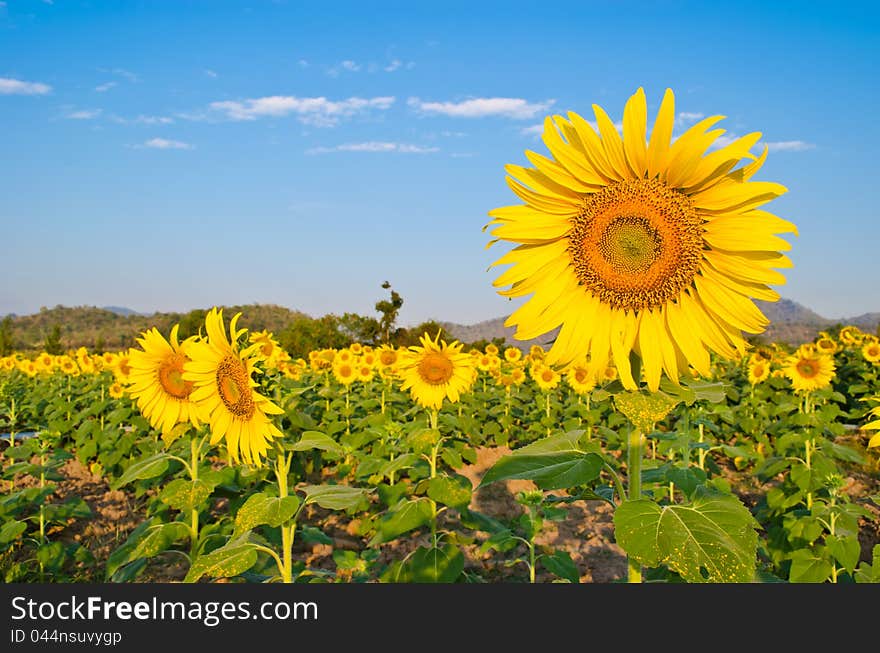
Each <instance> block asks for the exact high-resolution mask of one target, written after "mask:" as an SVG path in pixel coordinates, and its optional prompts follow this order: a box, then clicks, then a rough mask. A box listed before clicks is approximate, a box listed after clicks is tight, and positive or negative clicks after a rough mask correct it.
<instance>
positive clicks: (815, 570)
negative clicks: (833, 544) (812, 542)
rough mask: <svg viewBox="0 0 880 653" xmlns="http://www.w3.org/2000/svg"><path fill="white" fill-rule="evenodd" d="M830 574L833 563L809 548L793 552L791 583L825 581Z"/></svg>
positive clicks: (789, 576)
mask: <svg viewBox="0 0 880 653" xmlns="http://www.w3.org/2000/svg"><path fill="white" fill-rule="evenodd" d="M830 576H831V563H830V562H828V561H827V560H825V559H823V558H819V557H817V556H816V555H815V554H814V553H813V552H812V551H810V550H809V549H799V550H797V551H795V552H794V553H792V554H791V570H790V571H789V573H788V580H789V582H790V583H824V582H825V581H826V580H828V578H829V577H830Z"/></svg>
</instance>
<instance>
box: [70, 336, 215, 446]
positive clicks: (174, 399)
mask: <svg viewBox="0 0 880 653" xmlns="http://www.w3.org/2000/svg"><path fill="white" fill-rule="evenodd" d="M177 330H178V325H175V326H174V328H172V329H171V335H170V338H169V340H166V339H165V337H164V336H163V335H162V334H161V333H159V330H158V329H156V328H155V327H153V328H152V329H149V330H148V331H145V332H143V333H142V334H141V336H140V337H139V338H138V339H137V342H138V344H139V345H140V346H141V349H132V350H131V352H130V354H129V366H130V369H131V372H130V374H129V389H128V392H129V394H130V395H131V398H132V399H134V400H135V401H136V402H137V406H138V408H139V409H140V411H141V413H143V415H144V417H146V418H147V419H148V420H149V422H150V425H151V426H152V427H153V428H157V429H160V430H161V432H162V436H163V437H167V436H168V435H169V434H170V433H171V429H172V428H174V426H175V425H176V424H179V423H181V422H192V423H193V424H195V425H196V426H198V425H199V418H198V414H197V411H196V408H195V406H193V404H192V403H191V402H190V394H191V393H192V391H193V384H192V383H191V382H189V381H186V380H184V378H183V366H184V363H186V362H188V361H189V357H188V353H189V348H190V346H191V345H192V343H193V340H194V339H193V338H188V339H186V340H184V341H183V342H179V341H178V339H177ZM80 366H82V362H81V361H80Z"/></svg>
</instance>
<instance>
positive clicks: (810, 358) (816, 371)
mask: <svg viewBox="0 0 880 653" xmlns="http://www.w3.org/2000/svg"><path fill="white" fill-rule="evenodd" d="M783 372H784V373H785V376H787V377H788V378H789V379H790V380H791V385H792V387H793V388H794V390H795V392H811V391H813V390H819V389H821V388H824V387H826V386H828V385H830V384H831V379H833V378H834V359H833V358H831V357H830V356H824V355H822V354H816V353H809V352H805V351H802V350H801V349H799V350H798V351H797V352H795V353H794V354H793V355H792V356H790V357H789V358H788V360H787V361H786V366H785V367H784V368H783Z"/></svg>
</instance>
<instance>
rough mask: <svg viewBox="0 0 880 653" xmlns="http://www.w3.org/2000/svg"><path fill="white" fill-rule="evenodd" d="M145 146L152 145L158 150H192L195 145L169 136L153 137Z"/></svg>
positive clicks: (151, 146)
mask: <svg viewBox="0 0 880 653" xmlns="http://www.w3.org/2000/svg"><path fill="white" fill-rule="evenodd" d="M143 147H150V148H153V149H156V150H191V149H193V146H192V145H190V144H189V143H184V142H183V141H172V140H169V139H167V138H151V139H150V140H148V141H145V142H144V144H143Z"/></svg>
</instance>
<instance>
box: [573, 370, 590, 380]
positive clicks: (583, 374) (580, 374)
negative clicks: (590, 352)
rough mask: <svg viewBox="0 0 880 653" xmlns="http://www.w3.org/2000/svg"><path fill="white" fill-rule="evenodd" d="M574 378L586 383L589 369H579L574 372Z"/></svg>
mask: <svg viewBox="0 0 880 653" xmlns="http://www.w3.org/2000/svg"><path fill="white" fill-rule="evenodd" d="M574 380H575V381H577V382H578V383H584V382H585V381H586V380H587V370H583V369H578V370H577V371H576V372H575V373H574Z"/></svg>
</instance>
